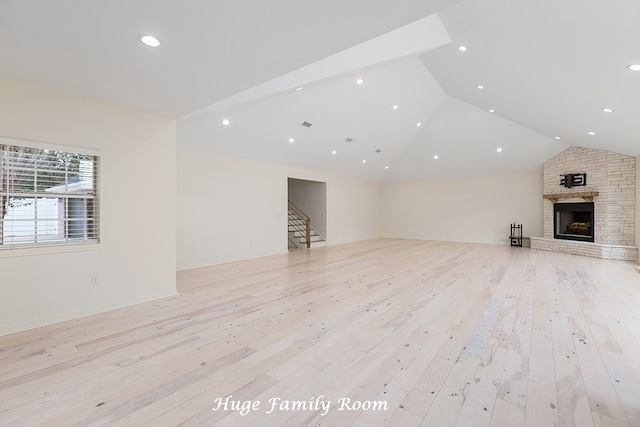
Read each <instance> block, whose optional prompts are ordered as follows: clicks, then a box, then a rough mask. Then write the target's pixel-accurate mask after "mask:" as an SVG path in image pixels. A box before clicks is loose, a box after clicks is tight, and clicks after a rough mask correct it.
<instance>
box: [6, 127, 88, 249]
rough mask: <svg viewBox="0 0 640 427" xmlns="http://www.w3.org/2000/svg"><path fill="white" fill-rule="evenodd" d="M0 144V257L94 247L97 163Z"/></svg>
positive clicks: (79, 155) (80, 155) (84, 156)
mask: <svg viewBox="0 0 640 427" xmlns="http://www.w3.org/2000/svg"><path fill="white" fill-rule="evenodd" d="M5 141H11V140H7V139H6V138H2V139H0V214H1V215H0V219H1V221H0V251H2V250H10V249H16V248H23V247H33V246H38V247H39V246H52V245H60V244H66V245H68V244H77V243H98V241H99V223H100V222H99V216H98V214H99V209H98V208H99V199H98V166H99V157H98V156H95V155H90V154H83V153H77V152H70V151H59V150H54V149H45V148H35V147H25V146H19V145H10V144H6V143H4V142H5Z"/></svg>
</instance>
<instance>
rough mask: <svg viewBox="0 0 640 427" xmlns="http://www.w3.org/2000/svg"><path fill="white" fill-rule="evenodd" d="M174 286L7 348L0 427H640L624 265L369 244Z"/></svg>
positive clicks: (634, 300)
mask: <svg viewBox="0 0 640 427" xmlns="http://www.w3.org/2000/svg"><path fill="white" fill-rule="evenodd" d="M132 286H135V284H132ZM178 289H179V292H180V295H179V296H176V297H173V298H168V299H165V300H159V301H154V302H152V303H147V304H141V305H137V306H134V307H129V308H126V309H121V310H116V311H112V312H108V313H104V314H100V315H95V316H90V317H86V318H82V319H77V320H74V321H69V322H64V323H60V324H56V325H52V326H49V327H44V328H39V329H34V330H31V331H27V332H23V333H18V334H13V335H8V336H4V337H0V425H2V426H21V427H22V426H212V425H216V426H218V425H219V426H234V427H236V426H307V425H309V426H315V425H318V426H352V425H353V426H402V427H404V426H531V427H539V426H545V427H546V426H580V427H582V426H640V275H639V274H638V273H637V272H636V271H635V270H634V266H633V264H631V263H625V262H619V261H605V260H597V259H591V258H583V257H577V256H571V255H563V254H555V253H550V252H543V251H534V250H530V249H528V248H511V247H507V246H495V245H480V244H466V243H444V242H428V241H417V240H400V239H375V240H370V241H366V242H358V243H351V244H346V245H339V246H329V247H321V248H314V249H312V250H311V251H309V252H308V251H305V250H299V251H295V252H292V253H289V254H283V255H277V256H271V257H265V258H260V259H255V260H248V261H242V262H235V263H229V264H224V265H219V266H213V267H207V268H200V269H194V270H188V271H182V272H179V273H178ZM227 396H232V397H230V398H229V400H228V401H227V404H226V405H225V399H226V398H227ZM218 407H219V409H217V410H214V408H218Z"/></svg>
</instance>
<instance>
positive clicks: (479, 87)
mask: <svg viewBox="0 0 640 427" xmlns="http://www.w3.org/2000/svg"><path fill="white" fill-rule="evenodd" d="M476 87H477V88H478V89H484V86H482V85H478V86H476Z"/></svg>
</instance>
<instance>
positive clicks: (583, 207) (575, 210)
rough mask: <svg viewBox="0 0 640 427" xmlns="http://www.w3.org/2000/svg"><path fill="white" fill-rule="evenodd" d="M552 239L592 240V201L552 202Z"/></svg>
mask: <svg viewBox="0 0 640 427" xmlns="http://www.w3.org/2000/svg"><path fill="white" fill-rule="evenodd" d="M553 237H554V239H564V240H576V241H579V242H593V241H594V237H595V236H594V207H593V202H585V203H554V204H553Z"/></svg>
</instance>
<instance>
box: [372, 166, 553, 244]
mask: <svg viewBox="0 0 640 427" xmlns="http://www.w3.org/2000/svg"><path fill="white" fill-rule="evenodd" d="M542 189H543V187H542V171H540V172H537V173H525V174H512V175H490V176H473V177H455V178H445V179H431V180H420V181H408V182H399V183H387V184H384V185H383V187H382V206H383V214H382V224H383V232H384V235H385V236H387V237H397V238H408V239H422V240H439V241H458V242H474V243H490V244H509V239H508V236H509V232H510V224H511V223H514V222H515V223H518V224H523V233H524V235H525V236H542V232H543V218H542V211H543V204H542V202H543V199H542Z"/></svg>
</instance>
